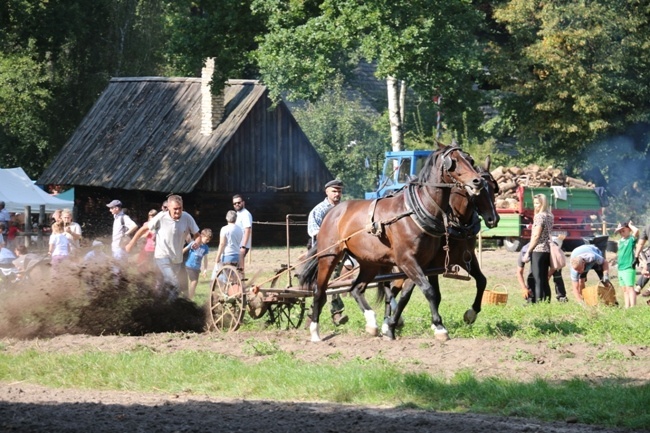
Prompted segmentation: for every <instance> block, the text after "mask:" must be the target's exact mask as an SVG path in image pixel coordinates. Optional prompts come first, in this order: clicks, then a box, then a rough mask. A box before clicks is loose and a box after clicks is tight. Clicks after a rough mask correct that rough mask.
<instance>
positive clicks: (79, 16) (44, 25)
mask: <svg viewBox="0 0 650 433" xmlns="http://www.w3.org/2000/svg"><path fill="white" fill-rule="evenodd" d="M163 4H164V3H163V0H49V1H42V0H6V1H5V2H3V3H2V5H1V6H0V52H2V53H3V57H4V59H3V61H4V64H5V65H8V66H6V67H5V68H4V71H3V72H4V73H5V74H11V75H14V77H13V81H2V82H0V93H2V94H5V95H10V94H12V92H14V88H13V87H14V86H15V85H16V84H15V83H16V82H20V83H22V84H21V85H19V86H18V88H20V89H22V90H23V91H24V93H21V94H24V95H25V97H27V98H30V99H31V100H32V102H34V104H33V105H32V104H30V103H26V104H21V103H20V101H19V100H8V104H9V105H7V106H6V107H7V108H6V110H7V111H8V112H11V113H12V116H14V118H13V119H4V121H3V122H1V123H2V125H1V127H2V128H3V129H2V132H1V133H0V147H1V148H4V149H11V152H10V153H5V154H3V155H0V158H3V160H1V161H0V163H2V164H4V165H7V164H14V165H21V166H23V167H25V169H26V171H27V172H28V173H29V174H30V175H31V176H38V174H40V172H41V171H42V169H43V167H44V166H45V165H46V164H47V163H48V162H49V160H50V159H51V158H52V157H53V156H54V155H56V154H57V153H58V151H59V150H60V149H61V147H62V146H63V144H64V143H65V141H66V140H67V139H68V137H69V136H70V134H71V133H72V132H73V131H74V129H75V128H76V126H77V125H78V123H79V121H80V120H81V118H82V117H83V116H84V115H85V114H86V112H87V111H88V109H89V108H90V106H91V105H92V104H93V103H94V102H95V100H96V98H97V95H98V94H99V93H100V92H101V90H102V89H103V88H104V87H105V86H106V83H107V82H108V80H109V79H110V78H111V77H113V76H123V75H127V76H132V75H156V73H157V72H158V71H159V70H160V69H159V66H160V62H161V60H162V57H161V48H162V44H163V43H164V42H165V41H166V40H167V38H166V37H165V35H164V27H163V24H164V20H163V15H162V9H161V7H162V5H163ZM11 65H14V66H11ZM12 68H16V69H15V72H16V73H18V72H20V73H23V74H25V75H24V76H20V77H18V76H16V73H14V71H12ZM44 94H47V97H44ZM16 119H20V121H21V122H22V124H23V125H24V126H25V127H22V128H17V127H16ZM7 158H8V159H7Z"/></svg>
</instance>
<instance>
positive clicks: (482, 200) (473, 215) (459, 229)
mask: <svg viewBox="0 0 650 433" xmlns="http://www.w3.org/2000/svg"><path fill="white" fill-rule="evenodd" d="M490 163H491V159H490V157H489V156H488V157H487V158H486V159H485V163H484V165H483V167H480V168H479V173H480V175H481V177H482V178H483V179H484V181H485V187H484V188H483V189H482V190H481V192H480V194H479V195H478V196H468V194H467V192H466V191H465V190H464V189H462V188H458V187H455V188H453V189H452V191H451V197H450V207H451V216H450V218H449V219H450V221H451V223H450V224H449V227H448V229H447V233H446V235H445V239H446V241H447V244H446V245H441V246H440V250H439V251H438V254H436V255H435V256H434V258H433V261H432V262H431V263H430V264H429V267H430V268H435V269H443V270H444V271H445V272H450V270H451V269H450V265H452V266H458V267H460V268H462V269H464V270H465V271H466V272H467V273H468V274H469V275H470V276H471V277H473V278H474V280H475V282H476V296H475V298H474V302H473V303H472V308H471V309H469V310H467V311H466V312H465V314H464V315H463V320H464V321H465V323H467V324H472V323H474V322H475V321H476V316H477V315H478V313H480V312H481V301H482V299H483V292H484V291H485V287H486V286H487V279H486V278H485V275H483V272H482V271H481V268H480V266H479V263H478V259H477V257H476V253H475V248H476V235H477V234H478V232H479V231H480V229H481V222H480V220H479V219H478V215H479V214H480V215H481V218H483V221H484V222H485V225H486V226H487V227H489V228H494V227H496V226H497V225H498V223H499V219H500V217H499V214H498V212H497V210H496V206H495V202H494V196H495V195H496V194H497V193H498V192H499V185H498V183H497V181H496V180H495V179H494V177H493V176H492V174H491V173H490ZM451 276H452V278H453V277H454V276H455V273H453V272H452V273H451ZM429 283H430V284H431V286H432V287H433V299H434V304H435V309H433V310H432V311H436V312H437V311H438V308H439V306H440V301H441V295H440V284H439V281H438V275H437V274H432V275H430V276H429ZM414 287H415V284H414V283H413V281H412V280H397V281H393V284H392V285H391V287H390V288H385V291H381V290H380V291H379V297H380V299H382V298H384V297H387V298H388V299H389V301H388V302H386V311H385V317H386V319H387V320H385V322H384V325H383V326H382V333H383V334H384V335H385V336H387V337H388V338H390V339H395V328H396V327H397V324H398V323H399V320H400V317H401V314H402V312H403V311H404V308H405V307H406V304H408V302H409V299H410V297H411V295H412V293H413V288H414ZM400 291H401V295H400V299H399V302H397V305H396V306H395V302H393V300H394V299H395V297H396V296H397V293H399V292H400ZM441 323H442V318H440V317H439V316H438V317H436V316H434V315H433V314H432V317H431V328H432V329H434V330H436V329H438V328H439V326H440V324H441ZM436 337H437V338H439V339H444V340H446V339H448V337H449V336H448V334H445V333H441V332H439V333H437V334H436Z"/></svg>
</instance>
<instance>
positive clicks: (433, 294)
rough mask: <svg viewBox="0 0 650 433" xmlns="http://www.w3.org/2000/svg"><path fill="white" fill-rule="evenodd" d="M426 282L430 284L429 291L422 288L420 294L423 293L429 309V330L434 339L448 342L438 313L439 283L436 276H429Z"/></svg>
mask: <svg viewBox="0 0 650 433" xmlns="http://www.w3.org/2000/svg"><path fill="white" fill-rule="evenodd" d="M428 281H429V284H430V286H429V289H428V290H427V291H425V289H424V288H423V289H422V292H424V296H425V297H426V298H427V300H428V301H429V308H430V309H431V329H432V330H433V333H434V335H435V337H436V339H438V340H442V341H446V340H449V333H448V332H447V328H445V325H443V324H442V317H441V316H440V313H439V312H438V309H439V308H440V301H442V295H441V294H440V282H439V281H438V276H437V275H431V276H430V277H429V278H428ZM429 290H430V291H429Z"/></svg>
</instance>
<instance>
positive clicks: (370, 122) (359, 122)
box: [293, 80, 390, 198]
mask: <svg viewBox="0 0 650 433" xmlns="http://www.w3.org/2000/svg"><path fill="white" fill-rule="evenodd" d="M293 112H294V116H295V117H296V120H297V121H298V123H299V124H300V127H301V128H302V130H303V131H304V132H305V134H306V135H307V137H308V138H309V140H310V141H311V143H312V144H313V145H314V147H315V148H316V150H317V151H318V153H319V155H320V156H321V157H322V158H323V160H324V162H325V165H327V167H328V168H329V170H330V171H331V172H332V174H333V175H334V176H335V177H336V178H338V179H341V180H342V181H343V183H344V185H345V194H346V195H349V196H351V197H354V198H363V196H364V192H366V191H374V190H375V188H376V186H377V185H376V184H375V181H376V175H377V173H376V164H377V163H378V162H379V161H383V155H384V152H385V151H386V150H388V148H389V144H390V143H389V141H388V139H387V137H388V134H387V126H388V125H386V124H385V123H379V121H380V116H379V114H377V113H376V112H375V111H374V110H372V109H369V108H367V107H364V106H363V105H362V104H361V102H360V101H358V100H351V99H350V98H349V97H348V96H347V93H346V91H345V89H344V87H343V86H342V83H341V80H337V81H335V82H334V83H333V85H332V89H331V90H330V91H328V92H326V93H324V94H323V95H322V96H321V97H319V98H318V99H317V100H316V101H314V102H313V103H311V102H307V103H306V104H305V105H304V107H302V108H297V109H295V110H293ZM382 126H383V128H382Z"/></svg>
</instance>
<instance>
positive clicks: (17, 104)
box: [0, 52, 51, 176]
mask: <svg viewBox="0 0 650 433" xmlns="http://www.w3.org/2000/svg"><path fill="white" fill-rule="evenodd" d="M0 83H2V85H0V166H1V167H16V166H22V167H23V169H24V170H25V172H27V174H29V175H30V176H35V175H36V174H37V173H39V170H40V168H41V167H42V165H43V163H44V162H45V160H46V155H47V145H48V141H47V127H46V120H45V119H46V116H45V114H46V111H45V109H46V108H47V105H48V103H49V102H50V101H51V94H50V92H49V90H48V88H47V83H48V77H47V74H46V71H45V68H44V67H43V66H42V65H40V64H38V63H37V62H34V60H33V59H32V58H31V56H29V55H25V54H3V53H2V52H0Z"/></svg>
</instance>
